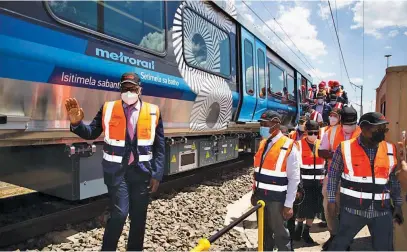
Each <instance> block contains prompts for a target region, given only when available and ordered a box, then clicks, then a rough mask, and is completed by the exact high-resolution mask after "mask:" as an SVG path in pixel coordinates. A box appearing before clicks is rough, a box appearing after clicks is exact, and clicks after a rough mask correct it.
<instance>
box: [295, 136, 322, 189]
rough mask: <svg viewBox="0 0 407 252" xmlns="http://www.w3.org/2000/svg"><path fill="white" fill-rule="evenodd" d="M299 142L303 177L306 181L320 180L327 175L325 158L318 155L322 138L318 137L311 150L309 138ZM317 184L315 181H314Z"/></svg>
mask: <svg viewBox="0 0 407 252" xmlns="http://www.w3.org/2000/svg"><path fill="white" fill-rule="evenodd" d="M297 143H298V148H299V151H300V153H301V155H300V168H301V178H302V179H303V181H304V182H306V181H309V182H315V181H318V182H320V181H321V180H323V179H324V177H325V176H324V175H325V170H324V168H325V159H323V158H321V157H319V156H318V149H319V145H320V144H321V140H319V139H317V140H316V141H315V143H314V150H311V148H310V146H309V144H308V142H307V140H306V139H305V138H303V139H301V140H300V141H298V142H297ZM314 184H315V183H314Z"/></svg>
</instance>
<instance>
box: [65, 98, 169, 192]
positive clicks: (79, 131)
mask: <svg viewBox="0 0 407 252" xmlns="http://www.w3.org/2000/svg"><path fill="white" fill-rule="evenodd" d="M139 102H141V100H139ZM102 113H103V106H102V107H101V108H100V110H99V111H98V112H97V114H96V116H95V118H93V121H92V122H91V123H90V124H89V125H86V124H84V123H83V122H82V121H81V122H80V123H79V125H77V126H71V132H73V133H75V134H76V135H78V136H79V137H81V138H83V139H86V140H94V139H96V138H98V137H99V136H100V135H101V134H102V132H103V127H102V124H103V122H102ZM136 130H137V128H136ZM126 132H127V130H126ZM136 135H137V134H136ZM132 146H133V147H135V148H137V138H136V137H135V138H134V140H133V141H130V140H129V137H127V133H126V146H125V148H126V150H127V151H126V152H125V156H124V157H123V162H122V166H123V170H122V171H120V172H116V173H114V174H112V173H109V172H108V171H105V172H104V176H105V178H104V180H105V183H106V184H107V185H117V184H119V183H120V181H121V180H122V179H123V178H124V177H126V179H128V180H130V181H132V180H135V179H136V177H137V176H139V175H140V173H141V172H143V171H142V170H141V168H140V167H133V166H128V165H127V162H128V158H129V156H130V150H131V149H134V148H132ZM152 152H153V159H152V160H151V167H152V171H151V174H150V175H151V177H152V178H154V179H157V180H158V181H161V180H162V177H163V175H164V162H165V139H164V127H163V122H162V118H161V113H160V117H159V119H158V125H157V127H156V128H155V139H154V143H153V151H152ZM135 159H136V160H138V157H137V156H135ZM136 166H137V165H136Z"/></svg>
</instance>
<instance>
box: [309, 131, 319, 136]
mask: <svg viewBox="0 0 407 252" xmlns="http://www.w3.org/2000/svg"><path fill="white" fill-rule="evenodd" d="M318 134H319V132H318V131H307V135H308V136H318Z"/></svg>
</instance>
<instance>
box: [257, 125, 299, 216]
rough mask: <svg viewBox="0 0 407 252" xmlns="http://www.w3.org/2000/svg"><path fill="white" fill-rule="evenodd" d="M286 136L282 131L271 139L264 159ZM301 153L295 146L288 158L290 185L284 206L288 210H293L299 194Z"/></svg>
mask: <svg viewBox="0 0 407 252" xmlns="http://www.w3.org/2000/svg"><path fill="white" fill-rule="evenodd" d="M282 136H284V135H283V133H281V131H280V132H279V133H278V134H277V135H276V136H275V137H273V138H272V139H271V142H270V143H269V145H268V146H267V149H266V151H265V153H264V155H263V157H262V159H264V157H265V156H266V154H267V153H268V152H269V151H270V149H271V147H272V146H273V145H274V144H275V143H276V142H277V141H278V140H279V139H280V138H281V137H282ZM298 155H299V152H298V149H297V146H296V145H295V144H294V145H293V148H292V150H291V152H290V154H289V155H288V158H287V166H286V167H287V170H286V172H287V179H288V185H287V195H286V198H285V203H284V206H285V207H288V208H292V207H293V204H294V201H295V196H296V194H297V187H298V184H299V183H300V176H301V175H300V163H299V156H298Z"/></svg>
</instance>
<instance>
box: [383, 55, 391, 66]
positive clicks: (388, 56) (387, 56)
mask: <svg viewBox="0 0 407 252" xmlns="http://www.w3.org/2000/svg"><path fill="white" fill-rule="evenodd" d="M384 57H386V58H387V68H389V58H390V57H391V54H386V55H384Z"/></svg>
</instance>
